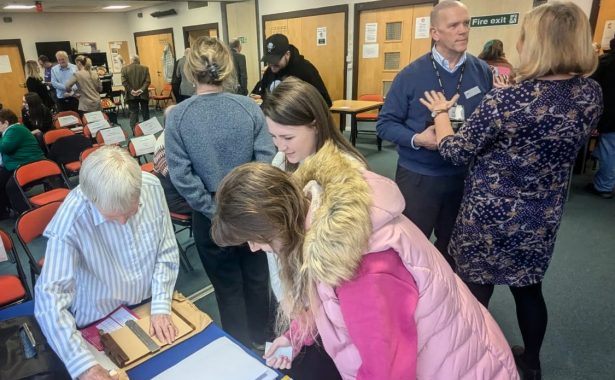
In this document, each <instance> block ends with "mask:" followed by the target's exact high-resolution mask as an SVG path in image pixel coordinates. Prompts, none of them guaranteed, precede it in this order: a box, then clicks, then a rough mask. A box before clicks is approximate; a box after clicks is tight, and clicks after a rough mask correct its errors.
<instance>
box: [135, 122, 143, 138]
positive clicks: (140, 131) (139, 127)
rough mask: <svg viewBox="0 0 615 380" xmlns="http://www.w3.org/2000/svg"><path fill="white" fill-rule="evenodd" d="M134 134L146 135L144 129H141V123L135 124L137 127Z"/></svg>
mask: <svg viewBox="0 0 615 380" xmlns="http://www.w3.org/2000/svg"><path fill="white" fill-rule="evenodd" d="M132 134H133V135H134V136H135V137H141V136H145V133H143V130H142V129H141V124H139V123H137V124H135V128H134V129H133V130H132Z"/></svg>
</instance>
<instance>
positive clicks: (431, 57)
mask: <svg viewBox="0 0 615 380" xmlns="http://www.w3.org/2000/svg"><path fill="white" fill-rule="evenodd" d="M469 32H470V16H469V13H468V9H467V8H466V6H465V5H464V4H462V3H461V2H458V1H453V0H445V1H442V2H440V3H439V4H438V5H436V6H435V7H434V8H433V10H432V12H431V37H432V39H433V40H434V41H435V45H434V47H433V49H432V50H431V52H430V53H428V54H426V55H424V56H422V57H420V58H418V59H417V60H416V61H414V62H413V63H412V64H410V65H408V66H407V67H406V68H404V69H403V70H402V71H401V72H400V73H399V74H398V75H397V76H396V77H395V80H394V81H393V84H392V86H391V89H390V91H389V92H388V94H387V97H386V101H385V103H384V106H383V107H382V111H381V112H380V115H379V118H378V124H377V126H376V129H377V131H378V136H380V137H381V138H382V139H384V140H388V141H392V142H394V143H396V144H397V146H398V148H397V151H398V153H399V160H398V162H397V173H396V175H395V181H396V182H397V184H398V185H399V188H400V190H401V191H402V193H403V195H404V198H405V200H406V209H405V210H404V215H406V216H407V217H408V218H409V219H410V220H412V221H413V222H414V223H415V224H416V225H417V226H418V227H419V228H420V229H421V230H422V231H423V233H425V235H426V236H427V237H430V236H431V234H432V232H433V233H434V234H435V236H436V242H435V246H436V247H437V248H438V250H440V252H441V253H442V254H443V255H444V257H445V258H446V259H447V261H448V262H449V264H451V266H452V267H453V268H454V267H455V265H454V261H453V259H452V258H451V257H450V256H449V255H448V242H449V240H450V237H451V233H452V230H453V226H454V224H455V219H456V218H457V212H458V210H459V206H460V204H461V198H462V195H463V181H464V178H465V175H466V170H467V168H466V167H462V166H454V165H453V164H451V163H449V162H447V161H444V159H443V158H442V157H441V156H440V154H439V153H438V146H437V145H436V139H435V130H434V128H433V117H434V116H435V115H431V112H430V111H429V110H428V109H427V108H426V107H424V106H423V105H422V104H421V103H420V102H419V99H420V98H421V97H423V96H424V95H423V94H424V92H425V91H430V90H435V91H441V92H443V93H444V95H445V96H446V98H448V99H450V98H451V97H453V96H454V95H455V94H460V98H459V100H458V102H457V105H456V106H454V107H452V108H451V110H450V111H449V113H450V115H451V120H456V121H457V122H456V123H455V122H454V125H455V124H457V126H459V125H460V124H461V123H462V122H463V120H465V118H466V117H467V116H469V115H470V114H471V113H472V112H473V111H474V109H475V108H476V107H477V106H478V104H479V103H480V101H481V100H482V98H483V96H484V95H485V94H486V93H487V92H488V91H489V90H491V88H492V86H493V78H492V74H491V70H489V66H488V65H487V64H486V63H485V62H483V61H481V60H479V59H478V58H476V57H474V56H472V55H470V54H468V53H466V50H467V46H468V35H469Z"/></svg>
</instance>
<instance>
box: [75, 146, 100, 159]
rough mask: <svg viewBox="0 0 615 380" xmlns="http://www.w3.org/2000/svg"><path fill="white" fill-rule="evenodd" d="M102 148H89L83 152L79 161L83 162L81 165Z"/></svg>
mask: <svg viewBox="0 0 615 380" xmlns="http://www.w3.org/2000/svg"><path fill="white" fill-rule="evenodd" d="M98 148H100V146H98V145H97V146H93V147H91V148H87V149H86V150H84V151H83V152H81V154H80V155H79V161H81V163H83V161H84V160H85V159H86V158H87V157H88V156H89V155H90V154H91V153H92V152H94V151H95V150H96V149H98Z"/></svg>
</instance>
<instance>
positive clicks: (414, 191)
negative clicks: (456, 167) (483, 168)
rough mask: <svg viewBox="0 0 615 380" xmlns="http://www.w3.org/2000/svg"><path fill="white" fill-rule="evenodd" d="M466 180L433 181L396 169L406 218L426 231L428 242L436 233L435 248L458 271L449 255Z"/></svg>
mask: <svg viewBox="0 0 615 380" xmlns="http://www.w3.org/2000/svg"><path fill="white" fill-rule="evenodd" d="M463 181H464V176H442V177H434V176H427V175H422V174H418V173H414V172H411V171H409V170H407V169H405V168H402V167H401V166H397V173H396V174H395V182H397V185H398V186H399V189H400V190H401V193H402V194H403V196H404V200H405V201H406V208H405V210H404V215H405V216H406V217H407V218H408V219H410V220H411V221H412V222H413V223H414V224H416V226H417V227H418V228H419V229H420V230H421V231H423V233H424V234H425V236H427V238H428V239H429V238H430V237H431V233H432V232H433V233H434V235H435V236H436V242H435V243H434V245H435V246H436V248H438V250H439V251H440V253H442V255H443V256H444V258H445V259H446V261H448V263H449V264H450V265H451V267H452V268H453V270H455V267H456V265H455V261H454V260H453V258H452V257H451V255H449V253H448V243H449V241H450V240H451V235H452V233H453V227H454V226H455V220H456V219H457V213H458V212H459V206H461V198H462V197H463Z"/></svg>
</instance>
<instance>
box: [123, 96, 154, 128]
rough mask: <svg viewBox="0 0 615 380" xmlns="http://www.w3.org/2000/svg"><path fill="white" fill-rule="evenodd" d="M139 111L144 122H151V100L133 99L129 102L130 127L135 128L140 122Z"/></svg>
mask: <svg viewBox="0 0 615 380" xmlns="http://www.w3.org/2000/svg"><path fill="white" fill-rule="evenodd" d="M139 109H141V116H143V121H145V120H149V99H131V100H128V111H129V112H130V127H131V128H134V127H135V125H136V124H137V123H138V122H139Z"/></svg>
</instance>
